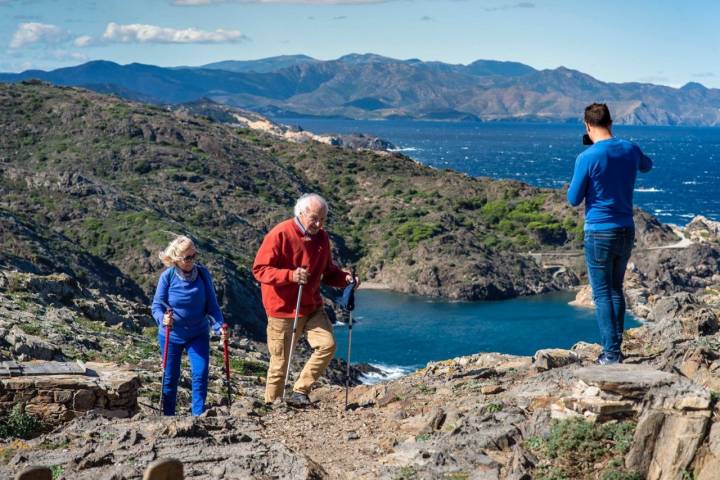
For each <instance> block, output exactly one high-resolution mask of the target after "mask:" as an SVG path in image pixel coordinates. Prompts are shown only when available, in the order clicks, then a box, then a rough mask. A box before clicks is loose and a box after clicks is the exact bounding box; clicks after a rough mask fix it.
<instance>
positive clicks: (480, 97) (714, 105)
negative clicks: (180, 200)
mask: <svg viewBox="0 0 720 480" xmlns="http://www.w3.org/2000/svg"><path fill="white" fill-rule="evenodd" d="M27 79H41V80H45V81H48V82H52V83H54V84H58V85H73V86H81V87H85V88H89V89H92V90H95V91H99V92H104V93H115V94H117V95H120V96H122V97H124V98H128V99H133V100H141V101H150V102H154V103H158V104H167V103H170V104H177V103H184V102H191V101H196V100H199V99H201V98H209V99H212V100H214V101H216V102H219V103H224V104H227V105H232V106H236V107H241V108H247V109H250V110H254V111H257V112H260V113H264V114H271V115H277V116H281V115H284V116H293V115H311V116H342V117H348V118H356V119H386V118H413V119H424V120H482V121H495V120H514V121H541V122H547V121H553V122H568V121H569V122H577V121H579V119H580V115H581V113H582V111H583V108H584V107H585V106H586V105H587V104H589V103H591V102H595V101H601V102H607V103H608V104H609V105H610V106H611V108H612V111H613V113H614V118H615V120H616V123H620V124H633V125H706V126H716V125H719V124H720V113H718V111H719V110H718V108H719V107H720V90H718V89H708V88H705V87H704V86H702V85H700V84H698V83H688V84H687V85H685V86H683V87H682V88H672V87H666V86H660V85H653V84H649V83H609V82H603V81H601V80H598V79H595V78H593V77H591V76H589V75H587V74H584V73H582V72H579V71H577V70H572V69H569V68H566V67H559V68H556V69H548V70H536V69H534V68H532V67H530V66H528V65H524V64H521V63H516V62H498V61H492V60H478V61H476V62H473V63H470V64H469V65H456V64H447V63H443V62H423V61H421V60H418V59H409V60H397V59H393V58H388V57H382V56H379V55H375V54H364V55H360V54H350V55H345V56H343V57H340V58H338V59H336V60H328V61H320V60H315V59H312V58H310V57H306V56H303V55H297V56H282V57H272V58H267V59H260V60H250V61H225V62H218V63H214V64H209V65H205V66H204V67H181V68H162V67H157V66H153V65H142V64H136V63H133V64H129V65H118V64H116V63H113V62H108V61H93V62H88V63H85V64H83V65H78V66H75V67H67V68H61V69H57V70H53V71H50V72H44V71H37V70H29V71H26V72H22V73H18V74H11V73H6V74H0V82H19V81H22V80H27Z"/></svg>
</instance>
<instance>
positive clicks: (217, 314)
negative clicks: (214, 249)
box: [152, 265, 223, 342]
mask: <svg viewBox="0 0 720 480" xmlns="http://www.w3.org/2000/svg"><path fill="white" fill-rule="evenodd" d="M197 267H198V269H199V271H198V276H197V278H196V279H195V281H193V282H188V281H186V280H184V279H183V278H182V276H180V274H178V273H177V272H174V271H173V269H174V267H171V268H168V269H167V270H165V271H164V272H163V273H162V274H161V275H160V280H159V281H158V285H157V289H156V290H155V297H154V298H153V303H152V314H153V317H154V318H155V321H156V322H157V324H158V327H159V328H160V332H159V333H163V331H164V329H163V327H162V319H163V315H165V310H166V309H167V307H166V305H169V306H170V308H172V310H173V326H172V329H171V333H170V341H171V342H172V341H175V342H185V341H187V340H189V339H191V338H193V337H196V336H198V335H201V334H205V335H207V334H208V318H207V316H208V315H209V316H210V317H211V320H210V321H211V322H212V328H213V331H214V332H215V333H216V334H220V329H221V328H222V324H223V316H222V312H221V311H220V305H218V301H217V297H216V295H215V287H214V286H213V282H212V278H211V276H210V272H209V271H208V269H207V268H205V267H204V266H202V265H197Z"/></svg>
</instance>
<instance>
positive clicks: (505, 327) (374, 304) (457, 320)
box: [335, 288, 638, 374]
mask: <svg viewBox="0 0 720 480" xmlns="http://www.w3.org/2000/svg"><path fill="white" fill-rule="evenodd" d="M356 293H357V295H356V302H355V303H356V309H355V312H354V314H353V318H354V319H356V322H357V323H354V326H353V338H352V356H351V357H352V358H351V360H352V362H353V363H355V362H362V363H370V364H373V365H377V366H380V367H382V368H383V369H384V370H386V371H389V372H393V373H396V374H401V373H407V372H409V371H413V370H416V369H418V368H421V367H424V366H425V365H426V364H427V362H430V361H435V360H444V359H448V358H453V357H457V356H462V355H470V354H473V353H478V352H502V353H510V354H515V355H532V354H533V353H535V351H536V350H539V349H541V348H569V347H571V346H572V345H573V344H575V343H576V342H578V341H580V340H583V341H586V342H598V341H599V334H598V329H597V324H596V322H595V311H594V310H592V309H588V308H581V307H573V306H570V305H568V302H569V301H570V300H572V299H573V298H574V296H575V295H574V293H571V292H558V293H551V294H546V295H537V296H532V297H523V298H516V299H512V300H503V301H496V302H448V301H443V300H436V299H429V298H425V297H418V296H413V295H403V294H399V293H394V292H389V291H383V290H363V289H362V288H361V289H360V290H358V291H357V292H356ZM625 323H626V328H630V327H634V326H637V325H638V322H637V321H636V320H635V319H634V318H633V317H632V316H628V318H626V320H625ZM347 335H348V328H347V325H343V324H339V325H336V326H335V336H336V339H337V344H338V349H337V353H336V355H338V356H339V357H341V358H343V359H347V340H348V338H347Z"/></svg>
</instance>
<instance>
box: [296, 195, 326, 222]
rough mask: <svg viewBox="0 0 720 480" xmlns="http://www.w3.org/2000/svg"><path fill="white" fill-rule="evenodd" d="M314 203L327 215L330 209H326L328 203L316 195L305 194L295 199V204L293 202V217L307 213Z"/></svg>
mask: <svg viewBox="0 0 720 480" xmlns="http://www.w3.org/2000/svg"><path fill="white" fill-rule="evenodd" d="M314 202H318V203H320V205H322V207H323V209H324V210H325V213H329V211H330V208H329V207H328V203H327V202H326V201H325V199H324V198H323V197H321V196H320V195H318V194H317V193H305V194H303V195H302V196H301V197H300V198H298V199H297V202H295V209H294V212H295V216H296V217H299V216H300V214H301V213H304V212H305V211H307V209H308V208H309V207H310V204H311V203H314Z"/></svg>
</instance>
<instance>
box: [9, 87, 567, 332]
mask: <svg viewBox="0 0 720 480" xmlns="http://www.w3.org/2000/svg"><path fill="white" fill-rule="evenodd" d="M0 173H1V176H0V194H1V197H0V198H1V199H0V222H1V223H0V224H1V225H2V227H3V228H2V229H1V230H0V235H1V238H0V241H1V242H2V245H3V250H2V253H1V257H0V260H1V261H2V262H3V264H5V265H6V266H7V267H13V268H18V269H20V270H24V271H29V272H34V273H54V272H56V271H59V270H60V271H65V272H66V273H68V274H70V275H72V276H73V277H75V278H78V279H80V281H81V282H82V283H83V285H84V286H88V287H92V288H101V289H102V290H103V291H106V292H109V293H119V294H123V295H125V296H127V297H128V298H131V299H133V300H135V301H140V302H147V299H148V298H149V296H150V295H151V294H152V291H153V288H154V285H155V281H156V278H157V275H158V274H159V272H160V270H161V265H160V263H159V260H158V259H157V251H159V249H160V248H161V247H162V246H163V245H165V244H166V242H167V241H168V240H169V239H170V238H172V236H173V235H174V234H177V233H189V234H191V235H193V236H194V237H195V238H196V239H197V241H198V244H199V247H200V250H201V252H202V256H203V257H202V261H203V262H205V263H206V264H207V265H208V266H209V267H210V269H211V270H212V271H213V272H214V274H215V276H216V277H217V284H218V288H219V293H220V296H221V298H222V303H223V308H224V311H225V312H226V314H227V316H228V317H229V319H230V321H231V322H232V323H234V324H238V325H240V324H242V325H244V326H245V327H246V328H247V329H248V330H249V331H250V332H252V333H253V334H254V335H259V336H260V337H262V335H263V330H264V328H263V318H264V314H263V312H262V310H261V307H260V302H259V292H258V289H257V287H256V285H255V284H254V282H253V280H252V278H251V275H250V272H249V267H250V265H251V263H252V260H253V258H254V255H255V252H256V249H257V248H258V246H259V244H260V242H261V240H262V238H263V236H264V234H265V233H266V232H267V230H268V229H269V228H271V227H272V226H273V225H274V224H275V223H276V222H277V221H279V220H281V219H283V218H286V217H287V216H288V215H289V214H290V212H291V207H292V204H293V202H294V200H295V199H296V198H297V197H298V196H299V195H300V193H301V192H307V191H318V192H320V193H322V194H324V195H325V196H327V198H328V199H329V201H330V203H331V206H332V211H331V214H330V218H329V222H328V230H329V231H330V232H331V234H333V237H332V238H333V243H334V247H335V249H336V257H337V259H338V262H339V263H340V264H344V265H349V264H350V263H357V264H358V267H359V271H360V272H361V274H362V275H363V276H364V277H365V278H366V279H367V280H370V281H375V282H380V283H383V284H386V285H387V286H389V287H391V288H394V289H396V290H399V291H404V292H412V293H419V294H424V295H432V296H444V297H449V298H454V299H465V300H477V299H498V298H508V297H513V296H517V295H528V294H532V293H538V292H542V291H549V290H553V289H558V288H561V287H564V286H567V285H568V284H571V283H575V282H576V279H575V277H574V276H573V275H568V276H562V275H560V276H557V275H556V276H555V277H553V276H552V272H550V271H546V270H544V269H542V268H540V266H539V265H538V264H537V263H535V262H534V261H533V260H532V259H531V258H529V257H527V256H526V255H524V253H525V252H527V251H529V250H534V251H538V250H543V249H558V248H572V247H573V246H577V245H578V241H579V237H578V235H580V234H581V227H580V218H579V217H578V212H577V211H575V210H572V209H570V208H568V207H566V206H565V201H564V199H563V193H562V192H561V191H552V190H540V189H537V188H532V187H529V186H527V185H524V184H521V183H519V182H514V181H492V180H489V179H484V178H480V179H475V178H470V177H468V176H466V175H462V174H459V173H456V172H452V171H438V170H434V169H431V168H428V167H424V166H422V165H420V164H418V163H416V162H414V161H413V160H411V159H409V158H407V157H404V156H401V155H398V154H378V153H373V152H370V151H352V150H348V149H340V148H337V147H333V146H330V145H324V144H320V143H315V142H310V143H303V144H298V143H290V142H284V141H280V140H277V139H276V138H274V137H271V136H269V135H266V134H263V133H261V132H256V131H253V130H249V129H246V128H236V127H232V126H227V125H222V124H218V123H215V122H213V121H210V120H209V119H206V118H203V117H193V116H189V115H187V114H184V113H182V112H178V113H173V112H169V111H165V110H163V109H160V108H157V107H153V106H147V105H142V104H137V103H128V102H125V101H122V100H119V99H117V98H115V97H109V96H104V95H99V94H96V93H91V92H87V91H82V90H77V89H73V88H58V87H51V86H48V85H44V84H40V83H37V82H31V83H27V84H19V85H2V86H0Z"/></svg>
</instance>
